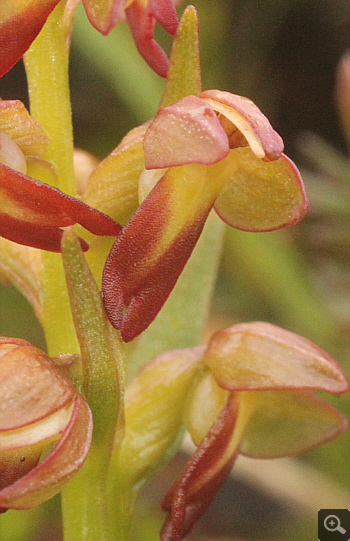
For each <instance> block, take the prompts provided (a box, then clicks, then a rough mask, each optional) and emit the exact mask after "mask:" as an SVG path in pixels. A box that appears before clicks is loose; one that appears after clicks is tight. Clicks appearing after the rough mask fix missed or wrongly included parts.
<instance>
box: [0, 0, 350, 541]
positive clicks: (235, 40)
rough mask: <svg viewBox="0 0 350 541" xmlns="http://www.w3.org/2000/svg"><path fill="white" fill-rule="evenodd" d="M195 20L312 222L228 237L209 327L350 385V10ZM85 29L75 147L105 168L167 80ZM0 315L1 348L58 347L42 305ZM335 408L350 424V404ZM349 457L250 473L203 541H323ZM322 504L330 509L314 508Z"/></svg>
mask: <svg viewBox="0 0 350 541" xmlns="http://www.w3.org/2000/svg"><path fill="white" fill-rule="evenodd" d="M184 7H185V4H183V5H182V6H181V7H180V9H179V12H181V11H182V10H183V8H184ZM195 7H196V8H197V10H198V12H199V17H200V22H201V26H200V40H201V60H202V80H203V88H204V89H209V88H219V89H221V90H227V91H230V92H233V93H236V94H240V95H245V96H247V97H249V98H251V99H252V100H253V101H254V102H255V103H256V104H257V105H258V106H259V107H260V108H261V110H262V111H263V112H264V113H265V114H266V115H267V116H268V118H269V119H270V121H271V123H272V124H273V126H274V128H275V129H276V130H277V131H278V132H279V133H280V134H281V135H282V137H283V139H284V142H285V149H286V153H287V154H288V155H289V156H291V157H292V159H294V161H296V163H297V165H298V166H299V167H300V169H301V170H302V172H303V178H304V180H305V184H306V188H307V192H308V194H309V198H310V211H309V213H308V215H307V217H306V218H305V219H304V220H303V222H302V223H300V224H299V225H297V226H295V227H293V228H290V229H287V230H283V231H279V232H275V233H263V234H250V233H242V232H238V231H235V230H233V229H229V230H227V234H226V241H225V247H224V253H223V257H222V262H221V266H220V272H219V276H218V280H217V286H216V290H215V294H214V299H213V306H212V318H211V321H210V322H209V326H210V328H214V329H215V328H218V327H220V326H224V325H227V324H232V323H234V322H240V321H252V320H266V321H269V322H271V323H275V324H279V325H281V326H282V327H285V328H288V329H289V330H291V331H295V332H298V333H300V334H302V335H304V336H306V337H308V338H310V339H311V340H313V341H315V342H317V343H318V344H319V345H320V346H321V347H323V348H324V349H326V350H327V351H329V353H331V354H332V355H333V356H334V357H336V359H337V360H338V361H339V363H340V364H341V365H342V366H343V367H344V369H345V371H346V372H347V373H348V374H349V372H350V371H349V357H350V340H349V330H350V261H349V255H350V228H349V225H350V224H349V222H350V182H349V181H350V162H349V159H348V156H349V155H348V151H349V148H347V143H346V141H345V138H344V136H343V133H342V129H341V123H340V122H339V118H338V116H337V110H336V104H335V100H334V87H335V80H336V68H337V65H338V62H339V60H340V58H341V56H342V54H343V53H344V52H345V51H346V50H347V49H348V48H349V47H350V4H349V2H348V0H319V1H318V2H315V1H312V0H264V1H262V0H260V1H259V0H255V1H253V0H216V1H215V2H213V1H212V0H198V1H197V2H195ZM76 19H77V20H76V27H75V30H74V35H73V42H72V51H71V67H70V77H71V96H72V109H73V122H74V137H75V145H76V147H79V148H83V149H85V150H88V151H89V152H91V153H93V154H94V155H95V156H97V157H98V158H102V157H104V156H106V155H107V154H108V153H109V152H111V151H112V150H113V149H114V148H115V147H116V146H117V144H118V143H119V141H120V139H121V138H122V137H123V136H124V135H125V134H126V133H127V132H128V131H129V130H130V129H131V128H132V127H134V126H135V125H138V124H140V123H142V122H145V121H146V120H148V119H149V118H151V117H152V116H153V115H154V113H155V111H156V110H157V106H158V103H159V100H160V96H161V92H162V88H163V81H162V80H161V79H160V78H159V77H157V76H156V75H154V74H153V73H152V72H151V70H150V69H149V68H148V67H147V66H146V65H145V64H144V63H143V61H142V60H141V58H140V57H139V56H138V54H137V52H136V50H135V47H134V44H133V41H132V39H131V37H130V33H129V30H128V28H127V27H126V26H125V25H123V24H121V25H119V26H118V27H117V28H116V29H115V30H114V31H113V32H112V33H111V34H110V36H109V37H108V38H104V37H102V36H101V35H99V34H98V33H97V32H96V31H95V30H93V28H92V27H91V26H90V25H89V24H88V23H87V20H86V17H85V14H84V12H83V10H81V9H80V10H79V11H78V13H77V18H76ZM157 39H159V40H160V41H161V42H162V43H163V44H164V47H165V48H166V49H167V50H169V47H170V43H171V41H170V39H169V37H168V36H167V35H165V33H164V32H163V31H162V30H161V29H158V28H157ZM0 95H1V97H2V99H21V100H22V101H23V102H24V103H26V104H27V103H28V99H27V89H26V83H25V75H24V69H23V66H22V65H21V64H19V65H17V66H16V67H15V68H13V69H12V70H11V72H10V73H9V74H8V75H7V76H6V77H4V78H3V79H2V80H0ZM0 307H1V310H0V335H3V336H15V337H20V338H24V339H27V340H29V341H31V342H32V343H34V344H35V345H37V346H39V347H43V348H44V347H45V344H44V337H43V333H42V330H41V328H40V326H39V324H38V322H37V321H36V318H35V316H34V315H33V312H32V310H31V308H30V306H29V305H28V303H27V302H26V301H25V300H24V299H23V298H22V297H21V296H20V294H19V293H18V292H17V291H16V290H14V289H13V288H12V287H10V286H8V285H0ZM331 401H332V403H333V404H335V405H336V406H337V407H338V408H339V409H341V410H342V411H344V412H345V413H346V414H347V415H348V416H349V413H350V401H349V398H347V397H341V398H333V399H331ZM349 454H350V439H349V432H348V433H347V434H344V435H342V436H341V437H340V438H338V439H337V440H336V441H334V442H332V443H330V444H328V445H326V446H324V447H322V448H321V449H318V450H316V451H313V452H310V453H308V454H307V455H305V456H303V457H301V458H300V459H298V460H294V461H293V462H292V463H291V464H290V463H289V462H288V463H283V462H279V463H278V464H277V465H276V468H277V469H276V471H275V470H273V469H271V470H269V469H268V470H267V471H268V472H270V476H271V477H274V480H275V488H273V486H272V487H271V486H270V485H269V483H268V481H267V480H266V479H265V480H264V479H263V478H262V477H261V476H260V472H259V471H256V472H255V473H254V472H253V473H250V474H249V467H247V468H246V470H245V466H244V465H242V467H238V466H239V464H237V470H238V474H237V475H236V477H233V478H232V479H230V480H229V481H228V482H227V483H226V485H225V487H224V488H223V489H222V491H221V493H220V495H219V497H218V499H217V500H216V502H215V503H214V504H213V505H212V506H211V508H210V509H209V511H208V513H207V516H206V517H204V518H203V519H202V521H201V522H200V523H199V524H198V526H196V528H195V529H194V531H193V532H192V533H191V535H190V536H189V539H192V540H199V539H200V540H202V541H205V540H208V541H209V540H216V539H222V540H223V539H227V540H229V539H230V540H236V541H238V540H241V541H243V540H252V541H253V540H274V541H278V540H282V539H283V540H301V541H304V540H305V541H309V540H310V541H311V540H314V539H317V510H318V507H317V506H318V505H319V506H320V507H322V505H323V499H322V497H323V495H324V496H325V500H324V501H325V502H327V505H328V506H329V507H339V506H340V505H341V506H347V507H349V506H350V499H349V481H350V467H349ZM184 459H185V454H182V455H180V456H179V457H178V458H177V459H176V460H175V461H173V463H172V464H171V466H170V468H168V469H167V471H166V472H164V473H163V474H162V476H161V477H160V478H158V479H157V480H155V482H154V483H152V484H151V485H150V486H149V487H148V489H147V491H146V493H145V496H144V498H143V499H142V501H141V502H140V505H139V511H138V518H137V520H136V522H135V526H134V531H133V533H132V538H133V540H135V541H136V540H139V541H143V540H145V541H148V540H150V541H151V540H152V541H153V540H156V539H157V538H158V533H157V532H158V531H159V527H160V524H161V522H162V515H161V513H160V511H158V506H159V501H161V497H162V494H163V493H164V486H169V485H170V483H171V480H172V479H173V478H174V476H175V475H176V472H178V471H179V468H180V467H181V464H183V461H184ZM274 462H276V461H274ZM277 462H278V461H277ZM263 467H265V466H264V465H263V466H261V470H262V469H263ZM268 467H269V466H268V465H267V463H266V468H268ZM252 468H253V467H252ZM293 468H294V469H293ZM281 487H283V489H284V490H285V492H286V495H285V494H284V492H283V490H281ZM310 491H311V492H310ZM310 493H313V494H314V495H316V496H317V497H315V501H314V502H310ZM326 496H327V497H326ZM332 497H334V504H333V503H332V502H333V500H332ZM346 502H348V503H346ZM58 507H59V500H58V499H57V498H56V499H54V500H53V501H52V502H49V503H48V504H47V505H45V506H42V507H41V508H40V509H39V510H34V511H33V512H30V513H15V512H8V513H6V514H5V515H4V516H3V517H2V519H1V521H2V522H3V524H2V526H1V521H0V539H1V541H20V540H23V541H34V540H35V541H38V540H40V539H42V540H45V541H50V540H52V541H53V540H55V541H58V540H59V539H60V538H61V530H60V526H59V512H58ZM19 516H20V517H21V518H19ZM34 524H36V525H34ZM1 527H3V530H1ZM28 535H30V537H28Z"/></svg>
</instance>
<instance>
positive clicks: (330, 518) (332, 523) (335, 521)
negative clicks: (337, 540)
mask: <svg viewBox="0 0 350 541" xmlns="http://www.w3.org/2000/svg"><path fill="white" fill-rule="evenodd" d="M323 524H324V527H325V528H326V530H328V531H329V532H335V531H337V532H340V533H346V530H344V528H342V527H341V525H340V520H339V518H338V517H337V516H336V515H327V516H326V518H325V519H324V522H323Z"/></svg>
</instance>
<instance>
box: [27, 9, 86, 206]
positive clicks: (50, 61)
mask: <svg viewBox="0 0 350 541" xmlns="http://www.w3.org/2000/svg"><path fill="white" fill-rule="evenodd" d="M65 4H66V1H65V0H61V2H60V3H59V4H58V5H57V7H56V8H55V9H54V11H53V12H52V13H51V15H50V17H49V18H48V19H47V21H46V23H45V25H44V27H43V29H42V31H41V32H40V34H39V36H38V37H37V38H36V40H35V41H34V42H33V43H32V45H31V47H30V48H29V50H28V51H27V53H26V54H25V56H24V60H25V68H26V73H27V81H28V91H29V100H30V112H31V115H32V116H33V117H34V118H35V119H36V120H38V121H39V122H40V124H41V125H42V126H43V127H44V128H45V130H46V132H47V134H48V136H49V138H50V143H49V146H48V148H47V150H46V153H45V155H44V158H45V159H46V160H47V161H49V162H50V163H52V165H53V166H54V167H55V169H56V172H57V175H58V185H57V186H56V187H57V188H59V189H60V190H62V191H63V192H65V193H67V194H69V195H73V196H75V195H76V184H75V177H74V169H73V129H72V115H71V106H70V97H69V80H68V54H69V48H68V44H67V38H66V27H65V25H62V24H61V21H62V17H63V13H64V8H65Z"/></svg>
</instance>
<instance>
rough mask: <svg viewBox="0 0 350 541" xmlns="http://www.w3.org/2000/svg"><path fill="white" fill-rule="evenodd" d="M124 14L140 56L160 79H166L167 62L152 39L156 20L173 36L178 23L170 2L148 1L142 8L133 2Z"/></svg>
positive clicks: (161, 0) (166, 58)
mask: <svg viewBox="0 0 350 541" xmlns="http://www.w3.org/2000/svg"><path fill="white" fill-rule="evenodd" d="M125 13H126V17H127V19H128V22H129V25H130V29H131V33H132V35H133V38H134V41H135V45H136V47H137V50H138V51H139V53H140V55H141V56H142V58H143V59H144V60H145V61H146V62H147V64H148V65H149V66H150V67H151V68H152V69H153V70H154V71H155V72H156V73H157V74H158V75H160V77H166V76H167V73H168V67H169V61H168V57H167V56H166V54H165V52H164V51H163V49H162V48H161V47H160V45H159V44H158V43H157V42H156V41H155V39H154V27H155V24H156V21H157V20H158V21H159V23H160V24H161V25H162V26H163V27H164V28H165V30H166V31H167V32H169V33H171V34H172V35H174V34H175V32H176V29H177V24H178V21H177V17H176V12H175V9H174V6H173V3H172V1H171V0H149V1H148V3H147V6H146V7H144V6H143V5H142V3H139V2H138V1H137V0H134V2H132V4H131V5H130V6H129V7H128V8H127V9H126V10H125Z"/></svg>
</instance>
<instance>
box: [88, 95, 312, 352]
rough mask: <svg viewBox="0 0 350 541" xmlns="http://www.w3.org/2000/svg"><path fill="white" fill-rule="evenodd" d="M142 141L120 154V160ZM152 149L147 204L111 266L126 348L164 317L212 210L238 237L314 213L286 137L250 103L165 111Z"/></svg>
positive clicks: (200, 99)
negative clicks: (286, 150)
mask: <svg viewBox="0 0 350 541" xmlns="http://www.w3.org/2000/svg"><path fill="white" fill-rule="evenodd" d="M141 134H142V131H141V129H140V130H139V133H138V134H137V135H136V136H135V137H132V136H129V138H128V139H127V140H126V142H125V144H124V145H123V144H122V145H121V147H122V148H121V149H119V153H118V154H119V157H120V158H121V155H122V154H124V155H125V156H126V155H127V154H129V156H130V155H131V152H130V150H131V147H132V148H135V147H136V144H137V143H136V140H137V139H139V138H140V137H142V135H141ZM143 148H144V158H145V167H146V170H145V171H144V172H143V173H142V174H141V176H140V179H139V193H141V199H143V198H145V199H144V201H143V202H142V204H141V206H140V208H139V209H138V211H137V212H136V213H135V215H134V216H133V217H132V219H131V220H130V221H129V223H128V224H127V225H126V226H125V227H124V229H123V231H122V233H121V235H120V236H119V238H118V239H117V241H116V242H115V244H114V246H113V248H112V250H111V252H110V255H109V257H108V258H107V261H106V265H105V269H104V276H103V286H102V290H103V295H104V299H105V306H106V310H107V313H108V316H109V318H110V320H111V322H112V324H113V325H114V326H115V327H116V328H118V329H121V331H122V335H123V338H124V340H126V341H129V340H132V339H133V338H134V337H135V336H137V335H138V334H139V333H140V332H142V331H143V330H144V329H145V328H146V327H147V326H148V325H149V324H150V323H151V321H152V320H153V319H154V317H155V316H156V315H157V313H158V312H159V310H160V309H161V307H162V305H163V304H164V302H165V300H166V298H167V297H168V295H169V294H170V292H171V290H172V289H173V287H174V285H175V283H176V281H177V279H178V277H179V275H180V274H181V272H182V269H183V267H184V266H185V264H186V262H187V260H188V258H189V256H190V255H191V253H192V250H193V248H194V246H195V244H196V242H197V240H198V238H199V236H200V234H201V231H202V229H203V226H204V224H205V221H206V219H207V217H208V214H209V212H210V210H211V209H212V208H214V209H215V210H216V212H217V213H218V214H219V216H220V217H221V218H222V219H223V220H224V221H225V222H226V223H227V224H228V225H230V226H232V227H236V228H237V229H242V230H245V231H271V230H274V229H279V228H281V227H284V226H286V225H292V224H295V223H296V222H298V221H299V220H300V219H301V218H302V217H303V216H304V214H305V212H306V209H307V206H308V202H307V198H306V194H305V191H304V186H303V183H302V180H301V178H300V175H299V172H298V170H297V168H296V166H295V165H294V163H293V162H292V161H291V160H290V159H289V158H287V157H286V156H285V155H284V154H283V152H282V150H283V142H282V140H281V138H280V137H279V135H278V134H277V133H276V132H275V131H274V130H273V128H272V127H271V125H270V123H269V122H268V120H267V118H266V117H265V116H264V115H263V114H262V113H261V111H259V109H258V108H257V107H256V105H254V104H253V103H252V102H251V101H250V100H247V99H246V98H242V97H240V96H235V95H233V94H229V93H227V92H220V91H216V90H215V91H207V92H202V93H201V94H199V96H187V97H185V98H183V99H182V100H180V101H179V102H177V103H175V104H174V105H170V106H168V107H165V108H162V109H160V110H159V112H158V114H157V116H156V118H155V119H154V121H153V122H152V123H151V124H150V125H149V126H148V127H145V128H144V137H143ZM137 149H138V150H137V151H136V149H135V150H134V151H133V160H134V163H135V162H136V161H137V160H139V161H140V154H141V153H142V149H141V146H140V145H139V146H138V147H137ZM117 151H118V149H117ZM129 163H130V162H129ZM101 167H102V168H103V166H101ZM99 174H100V175H101V171H100V173H99ZM148 192H150V193H149V194H148ZM88 193H89V188H88ZM88 193H87V195H88ZM147 194H148V195H147ZM85 200H86V201H89V199H88V198H87V199H85ZM124 306H127V307H128V310H127V312H126V314H125V313H123V307H124Z"/></svg>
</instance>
